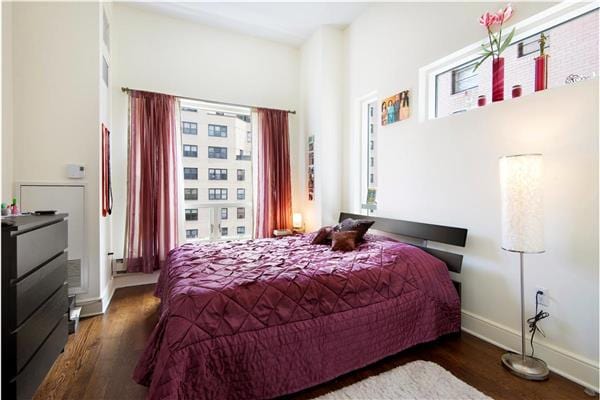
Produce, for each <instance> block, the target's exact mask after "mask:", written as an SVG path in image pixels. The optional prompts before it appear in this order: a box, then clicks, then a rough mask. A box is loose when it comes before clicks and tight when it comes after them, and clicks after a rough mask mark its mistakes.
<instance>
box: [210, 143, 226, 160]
mask: <svg viewBox="0 0 600 400" xmlns="http://www.w3.org/2000/svg"><path fill="white" fill-rule="evenodd" d="M208 158H221V159H224V160H226V159H227V147H215V146H208Z"/></svg>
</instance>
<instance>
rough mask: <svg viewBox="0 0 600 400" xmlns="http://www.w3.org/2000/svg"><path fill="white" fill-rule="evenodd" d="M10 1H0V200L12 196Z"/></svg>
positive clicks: (9, 198)
mask: <svg viewBox="0 0 600 400" xmlns="http://www.w3.org/2000/svg"><path fill="white" fill-rule="evenodd" d="M12 14H13V12H12V3H9V2H2V149H5V150H4V151H2V156H1V157H2V189H1V190H2V191H1V192H0V193H1V194H0V197H1V200H0V202H2V203H5V202H8V201H10V200H11V198H12V196H13V186H14V181H13V151H12V148H13V81H12V79H13V75H12V60H13V46H12V40H13V37H12V19H13V17H12Z"/></svg>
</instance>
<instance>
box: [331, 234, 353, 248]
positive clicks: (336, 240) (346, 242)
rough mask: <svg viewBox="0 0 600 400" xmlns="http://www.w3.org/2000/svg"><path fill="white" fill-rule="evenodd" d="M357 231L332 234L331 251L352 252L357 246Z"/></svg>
mask: <svg viewBox="0 0 600 400" xmlns="http://www.w3.org/2000/svg"><path fill="white" fill-rule="evenodd" d="M357 236H358V232H357V231H344V232H333V235H332V237H333V241H332V244H331V250H334V251H352V250H354V249H356V247H357V246H358V240H357Z"/></svg>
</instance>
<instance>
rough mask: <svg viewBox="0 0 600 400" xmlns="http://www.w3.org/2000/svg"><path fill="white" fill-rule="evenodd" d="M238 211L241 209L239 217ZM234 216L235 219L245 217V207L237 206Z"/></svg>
mask: <svg viewBox="0 0 600 400" xmlns="http://www.w3.org/2000/svg"><path fill="white" fill-rule="evenodd" d="M240 211H241V215H242V216H241V217H240ZM236 216H237V219H246V207H237V209H236Z"/></svg>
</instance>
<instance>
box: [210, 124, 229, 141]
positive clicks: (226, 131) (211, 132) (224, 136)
mask: <svg viewBox="0 0 600 400" xmlns="http://www.w3.org/2000/svg"><path fill="white" fill-rule="evenodd" d="M211 128H212V130H211ZM215 128H219V131H218V132H220V133H221V132H223V128H225V131H224V132H225V134H224V135H223V134H219V135H217V134H215V133H216V130H215ZM208 136H209V137H216V138H226V137H227V136H228V127H227V125H220V124H208Z"/></svg>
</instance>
